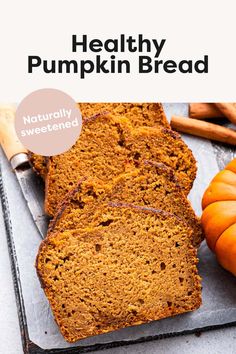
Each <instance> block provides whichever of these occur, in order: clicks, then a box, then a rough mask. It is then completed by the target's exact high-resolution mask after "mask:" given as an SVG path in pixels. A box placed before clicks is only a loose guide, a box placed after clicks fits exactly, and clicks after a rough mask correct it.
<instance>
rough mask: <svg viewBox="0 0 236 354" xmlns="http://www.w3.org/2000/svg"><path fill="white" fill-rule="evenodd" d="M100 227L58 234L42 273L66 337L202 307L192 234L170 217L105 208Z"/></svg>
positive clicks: (47, 246) (40, 265)
mask: <svg viewBox="0 0 236 354" xmlns="http://www.w3.org/2000/svg"><path fill="white" fill-rule="evenodd" d="M94 217H95V219H96V220H97V224H98V226H97V227H93V228H91V227H90V228H80V229H74V230H70V231H62V232H56V233H52V234H50V235H49V236H48V237H47V238H46V239H45V241H43V243H42V244H41V246H40V250H39V254H38V257H37V271H38V275H39V277H40V279H41V282H42V285H43V288H44V291H45V293H46V295H47V297H48V300H49V302H50V305H51V307H52V310H53V313H54V316H55V319H56V322H57V324H58V326H59V328H60V330H61V333H62V334H63V336H64V337H65V339H66V340H67V341H69V342H75V341H77V340H79V339H82V338H86V337H88V336H93V335H97V334H101V333H106V332H109V331H113V330H117V329H119V328H123V327H127V326H133V325H138V324H142V323H145V322H149V321H152V320H158V319H161V318H165V317H168V316H173V315H177V314H181V313H184V312H187V311H192V310H195V309H197V308H198V307H199V306H200V304H201V295H200V292H201V289H200V288H201V286H200V278H199V276H198V273H197V267H196V264H197V258H196V251H195V249H194V248H193V246H192V243H191V237H190V233H191V230H190V229H189V227H188V226H187V225H186V224H185V222H184V221H182V220H181V219H179V218H177V217H176V216H174V215H171V214H169V213H166V212H163V211H160V210H155V209H150V208H145V207H134V206H131V205H127V204H126V205H124V204H111V205H108V206H107V205H104V206H103V212H102V213H99V212H97V213H96V215H95V216H94Z"/></svg>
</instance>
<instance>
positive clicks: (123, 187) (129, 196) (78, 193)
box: [49, 161, 203, 246]
mask: <svg viewBox="0 0 236 354" xmlns="http://www.w3.org/2000/svg"><path fill="white" fill-rule="evenodd" d="M128 167H129V166H128ZM128 167H127V170H128V171H127V172H125V173H123V174H121V175H119V176H118V177H117V178H114V179H113V181H112V183H109V184H108V183H102V181H100V180H98V179H97V178H87V179H84V180H81V181H80V182H79V183H78V186H77V187H76V188H74V189H73V190H72V191H71V192H69V194H68V195H67V196H66V197H65V200H64V201H63V202H62V203H61V205H60V207H59V208H58V211H57V213H56V215H55V217H54V219H53V220H52V221H51V223H50V228H49V233H50V232H55V231H63V230H71V229H74V228H81V227H83V225H93V217H94V213H95V211H96V210H97V209H99V208H101V207H102V204H104V202H109V201H113V202H126V203H133V204H136V205H142V206H148V207H153V208H155V209H163V210H165V211H168V212H170V213H172V214H175V215H176V216H178V217H179V218H181V219H183V220H185V222H186V223H187V224H188V225H189V227H190V228H191V229H192V231H193V233H192V236H193V244H194V246H199V244H200V243H201V241H202V240H203V232H202V228H201V224H200V221H199V219H198V218H197V217H196V215H195V213H194V211H193V209H192V207H191V205H190V203H189V201H188V200H187V199H186V197H185V195H184V194H183V192H182V190H181V188H180V186H179V184H178V181H177V179H176V177H175V175H174V172H173V170H172V169H171V168H169V167H167V166H166V165H164V164H162V163H153V162H150V161H144V162H140V163H138V165H137V166H136V168H131V169H130V170H129V168H128ZM93 226H95V225H93Z"/></svg>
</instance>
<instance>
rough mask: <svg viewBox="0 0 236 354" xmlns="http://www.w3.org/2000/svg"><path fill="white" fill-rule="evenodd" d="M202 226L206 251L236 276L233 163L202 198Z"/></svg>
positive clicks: (235, 165) (235, 173)
mask: <svg viewBox="0 0 236 354" xmlns="http://www.w3.org/2000/svg"><path fill="white" fill-rule="evenodd" d="M202 209H203V213H202V218H201V221H202V226H203V230H204V232H205V235H206V241H207V244H208V246H209V248H210V249H211V250H212V251H213V252H215V254H216V257H217V259H218V262H219V263H220V264H221V265H222V267H223V268H225V269H226V270H228V271H230V272H231V273H232V274H234V275H235V276H236V159H234V160H232V161H231V162H230V163H229V164H228V165H227V166H226V167H225V169H224V170H223V171H220V172H219V173H217V175H216V176H215V177H214V178H213V180H212V181H211V183H210V185H209V187H208V188H207V190H206V191H205V193H204V195H203V198H202Z"/></svg>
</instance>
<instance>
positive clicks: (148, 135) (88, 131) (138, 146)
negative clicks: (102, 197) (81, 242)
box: [45, 114, 196, 215]
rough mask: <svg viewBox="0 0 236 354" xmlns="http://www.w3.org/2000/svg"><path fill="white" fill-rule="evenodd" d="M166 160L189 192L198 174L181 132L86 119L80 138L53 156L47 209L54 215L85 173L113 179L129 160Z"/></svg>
mask: <svg viewBox="0 0 236 354" xmlns="http://www.w3.org/2000/svg"><path fill="white" fill-rule="evenodd" d="M143 159H146V160H153V161H155V162H163V163H165V164H166V165H168V166H170V167H172V168H173V169H174V170H175V173H176V175H177V177H178V178H179V181H180V185H181V187H182V188H183V190H184V192H185V193H186V194H188V192H189V191H190V189H191V187H192V184H193V181H194V179H195V175H196V161H195V159H194V157H193V155H192V152H191V150H190V149H189V148H188V147H187V145H186V144H185V143H184V142H183V140H182V139H181V137H180V135H179V134H177V133H175V132H173V131H172V130H169V129H166V128H163V129H160V128H159V129H158V128H149V127H140V128H137V129H134V128H132V126H131V124H130V122H129V121H128V120H127V119H126V118H123V117H119V118H117V117H116V116H113V115H110V114H109V115H103V116H96V117H95V118H93V119H88V120H86V121H85V122H84V124H83V127H82V132H81V135H80V138H79V139H78V140H77V142H76V144H75V145H74V146H73V147H72V148H71V149H70V150H69V151H67V152H65V153H64V154H61V155H58V156H54V157H51V158H50V159H49V164H48V173H47V178H46V203H45V205H46V211H47V213H48V214H49V215H54V214H55V211H56V208H57V206H58V204H59V202H60V201H61V200H62V199H63V198H64V197H65V195H66V193H67V192H68V191H69V190H71V189H72V188H73V187H75V186H76V185H77V183H78V181H79V180H80V179H81V178H83V177H97V178H99V179H101V180H103V181H105V182H112V180H113V178H114V177H117V176H118V175H119V174H120V173H123V172H124V171H125V168H126V165H127V163H133V164H134V165H135V163H137V162H138V161H139V160H143Z"/></svg>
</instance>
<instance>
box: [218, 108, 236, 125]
mask: <svg viewBox="0 0 236 354" xmlns="http://www.w3.org/2000/svg"><path fill="white" fill-rule="evenodd" d="M215 106H216V107H217V108H218V109H219V110H220V111H221V112H222V113H223V115H224V116H225V117H227V118H228V119H229V120H230V121H231V122H232V123H234V124H236V107H235V105H234V104H233V103H215Z"/></svg>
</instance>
